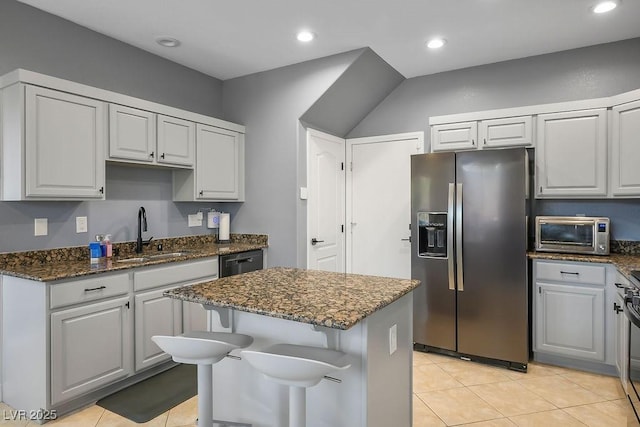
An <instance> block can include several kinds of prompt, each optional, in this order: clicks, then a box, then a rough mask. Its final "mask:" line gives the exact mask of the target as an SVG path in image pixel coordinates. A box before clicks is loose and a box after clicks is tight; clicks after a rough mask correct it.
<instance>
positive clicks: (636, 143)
mask: <svg viewBox="0 0 640 427" xmlns="http://www.w3.org/2000/svg"><path fill="white" fill-rule="evenodd" d="M639 162H640V101H635V102H630V103H627V104H623V105H618V106H615V107H613V109H612V133H611V174H610V177H611V194H612V195H613V196H638V195H640V167H638V163H639Z"/></svg>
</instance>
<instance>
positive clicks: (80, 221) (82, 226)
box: [76, 216, 87, 233]
mask: <svg viewBox="0 0 640 427" xmlns="http://www.w3.org/2000/svg"><path fill="white" fill-rule="evenodd" d="M86 232H87V217H86V216H77V217H76V233H86Z"/></svg>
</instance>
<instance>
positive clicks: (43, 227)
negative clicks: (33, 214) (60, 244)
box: [33, 218, 49, 236]
mask: <svg viewBox="0 0 640 427" xmlns="http://www.w3.org/2000/svg"><path fill="white" fill-rule="evenodd" d="M48 224H49V221H48V220H47V218H35V219H34V221H33V225H34V231H33V235H34V236H46V235H47V234H49V230H48Z"/></svg>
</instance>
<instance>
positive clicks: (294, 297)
mask: <svg viewBox="0 0 640 427" xmlns="http://www.w3.org/2000/svg"><path fill="white" fill-rule="evenodd" d="M419 285H420V281H419V280H409V279H393V278H388V277H377V276H365V275H359V274H347V273H332V272H326V271H316V270H305V269H297V268H285V267H275V268H269V269H266V270H258V271H253V272H250V273H244V274H240V275H237V276H230V277H224V278H221V279H217V280H214V281H210V282H205V283H199V284H196V285H190V286H183V287H180V288H175V289H171V290H168V291H166V292H165V293H164V294H165V295H166V296H169V297H172V298H176V299H180V300H184V301H189V302H195V303H200V304H204V305H210V306H215V307H228V308H232V309H234V310H240V311H245V312H249V313H256V314H261V315H265V316H270V317H277V318H281V319H287V320H294V321H297V322H302V323H310V324H313V325H319V326H325V327H328V328H333V329H342V330H346V329H349V328H351V327H352V326H354V325H355V324H356V323H358V322H360V321H361V320H363V319H364V318H365V317H367V316H369V315H371V314H373V313H374V312H376V311H378V310H380V309H382V308H384V307H386V306H387V305H389V304H391V303H392V302H394V301H396V300H398V299H400V298H401V297H402V296H404V295H406V294H407V293H409V292H411V291H412V290H414V289H415V288H417V287H418V286H419Z"/></svg>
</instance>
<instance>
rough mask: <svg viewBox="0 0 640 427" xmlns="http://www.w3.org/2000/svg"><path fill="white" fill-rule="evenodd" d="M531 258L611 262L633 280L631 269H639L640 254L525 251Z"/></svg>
mask: <svg viewBox="0 0 640 427" xmlns="http://www.w3.org/2000/svg"><path fill="white" fill-rule="evenodd" d="M527 255H528V256H529V258H531V259H546V260H552V261H574V262H600V263H606V264H613V265H614V266H616V267H617V268H618V270H619V271H620V273H622V274H623V275H624V276H625V277H626V278H627V279H629V280H635V279H632V277H631V273H630V272H631V271H632V270H640V255H627V254H618V253H614V254H611V255H604V256H603V255H579V254H567V253H559V252H536V251H530V252H528V253H527Z"/></svg>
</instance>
